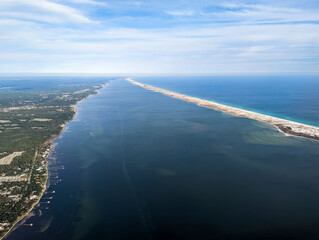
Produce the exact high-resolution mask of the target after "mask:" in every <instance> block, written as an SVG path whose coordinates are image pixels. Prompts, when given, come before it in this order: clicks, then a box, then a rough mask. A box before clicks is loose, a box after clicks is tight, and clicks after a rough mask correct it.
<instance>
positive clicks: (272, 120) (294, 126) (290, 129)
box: [126, 78, 319, 141]
mask: <svg viewBox="0 0 319 240" xmlns="http://www.w3.org/2000/svg"><path fill="white" fill-rule="evenodd" d="M126 80H127V81H128V82H130V83H132V84H134V85H137V86H139V87H142V88H145V89H148V90H151V91H154V92H159V93H162V94H164V95H167V96H170V97H173V98H177V99H180V100H183V101H186V102H191V103H195V104H197V105H198V106H201V107H207V108H211V109H215V110H219V111H222V112H226V113H230V114H232V115H234V116H238V117H245V118H250V119H254V120H257V121H260V122H265V123H269V124H272V125H274V126H276V127H277V128H278V129H279V130H280V131H282V132H283V133H285V134H288V135H293V136H297V137H304V138H308V139H312V140H316V141H319V128H318V127H314V126H310V125H306V124H302V123H298V122H293V121H289V120H286V119H281V118H277V117H273V116H269V115H265V114H261V113H257V112H253V111H248V110H244V109H240V108H236V107H231V106H227V105H224V104H220V103H216V102H214V101H208V100H203V99H200V98H196V97H190V96H187V95H184V94H179V93H175V92H172V91H168V90H165V89H161V88H157V87H153V86H151V85H147V84H143V83H139V82H136V81H134V80H132V79H131V78H127V79H126Z"/></svg>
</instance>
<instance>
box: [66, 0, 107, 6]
mask: <svg viewBox="0 0 319 240" xmlns="http://www.w3.org/2000/svg"><path fill="white" fill-rule="evenodd" d="M70 2H72V3H76V4H91V5H96V6H107V3H105V2H99V1H94V0H70Z"/></svg>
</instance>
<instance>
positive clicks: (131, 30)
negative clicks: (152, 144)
mask: <svg viewBox="0 0 319 240" xmlns="http://www.w3.org/2000/svg"><path fill="white" fill-rule="evenodd" d="M318 13H319V1H318V0H302V1H300V0H288V1H281V0H264V1H263V0H259V1H257V0H255V1H252V0H237V1H231V0H230V1H220V0H0V73H2V74H3V73H4V74H6V73H10V74H16V73H59V74H61V73H62V74H63V73H87V74H90V73H97V74H112V73H120V74H122V73H146V74H165V73H174V74H220V73H221V74H236V73H248V74H254V73H258V74H259V73H262V74H264V73H266V74H267V73H268V74H276V73H298V74H308V73H315V74H319V14H318Z"/></svg>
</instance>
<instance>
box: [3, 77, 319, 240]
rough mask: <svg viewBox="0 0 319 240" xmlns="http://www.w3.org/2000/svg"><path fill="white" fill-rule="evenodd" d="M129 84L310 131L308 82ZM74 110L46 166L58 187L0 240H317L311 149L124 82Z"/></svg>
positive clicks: (313, 103) (316, 106)
mask: <svg viewBox="0 0 319 240" xmlns="http://www.w3.org/2000/svg"><path fill="white" fill-rule="evenodd" d="M133 79H134V80H136V81H140V82H143V83H147V84H152V85H154V86H156V87H161V88H164V89H167V90H172V91H176V92H179V93H183V94H187V95H191V96H196V97H200V98H203V99H208V100H215V101H218V102H221V103H225V104H228V105H232V106H237V107H241V108H245V109H250V110H255V111H258V112H262V113H268V114H269V115H274V116H280V117H282V118H286V119H293V120H296V121H297V120H298V121H300V122H303V123H308V124H311V125H316V126H318V125H319V92H318V91H319V79H318V78H315V77H275V76H274V77H252V76H250V77H243V76H240V77H235V76H233V77H187V78H186V77H143V78H142V77H137V78H133ZM77 107H78V112H77V114H76V116H75V118H74V120H73V121H71V122H69V123H68V124H67V128H66V130H65V131H64V132H63V134H62V135H61V137H60V138H58V139H56V140H55V143H56V145H55V147H54V150H53V151H52V152H51V154H50V157H49V159H48V161H49V162H50V163H51V165H50V172H54V173H56V172H58V175H59V179H60V180H62V181H61V182H59V183H57V184H55V183H56V179H54V178H51V180H52V181H51V185H50V187H49V189H48V193H47V194H46V195H45V196H44V197H43V200H41V204H40V207H39V208H37V209H35V210H34V214H35V216H33V217H31V218H29V219H28V220H27V223H33V226H32V227H30V226H27V225H22V226H20V227H19V228H18V229H17V230H15V231H14V232H13V233H11V234H10V235H9V236H8V237H7V238H6V239H8V240H9V239H10V240H11V239H15V240H18V239H33V240H37V239H62V240H63V239H68V240H69V239H234V240H237V239H258V240H260V239H317V238H318V236H319V228H318V226H319V218H318V216H319V205H318V202H319V143H318V142H315V141H312V140H308V139H303V138H297V137H287V136H285V135H284V134H283V133H281V132H279V131H278V130H277V129H276V128H275V127H273V126H271V125H268V124H265V123H260V122H257V121H255V120H251V119H245V118H240V117H235V116H232V115H229V114H226V113H222V112H218V111H215V110H212V109H207V108H202V107H198V106H196V105H195V104H192V103H188V102H183V101H180V100H177V99H173V98H170V97H167V96H164V95H162V94H159V93H155V92H151V91H147V90H145V89H142V88H140V87H138V86H134V85H131V84H130V83H128V82H126V81H125V80H124V79H120V80H116V81H110V82H109V83H108V85H107V86H106V87H105V88H104V89H102V90H100V92H99V94H97V95H94V96H91V97H89V98H88V99H86V100H84V101H82V102H81V103H79V104H78V105H77ZM62 166H63V167H62ZM51 176H52V175H51ZM51 197H52V199H50V203H47V201H48V200H47V199H48V198H51Z"/></svg>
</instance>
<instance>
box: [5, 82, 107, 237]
mask: <svg viewBox="0 0 319 240" xmlns="http://www.w3.org/2000/svg"><path fill="white" fill-rule="evenodd" d="M105 86H107V83H105V84H102V88H100V89H97V90H95V91H94V93H92V94H90V95H88V96H87V97H85V98H83V99H81V100H80V101H77V102H76V103H75V104H74V105H70V108H72V110H73V116H72V118H71V119H70V120H69V121H67V122H65V123H64V124H63V125H61V127H62V129H61V131H60V132H59V134H58V135H54V136H52V138H51V139H50V140H49V141H48V142H49V143H50V151H49V153H48V157H47V158H46V159H45V160H46V181H45V182H44V184H43V189H42V192H41V194H40V195H39V198H38V200H37V201H36V202H35V203H34V204H33V205H32V207H31V208H30V210H29V211H28V212H26V213H25V214H24V215H23V216H21V217H20V218H19V219H17V220H16V221H15V222H14V223H13V224H12V227H11V228H10V230H8V231H7V233H6V234H5V235H4V236H3V237H2V238H0V240H2V239H5V238H6V237H7V236H9V235H10V234H11V233H12V232H13V231H14V230H15V229H17V228H18V227H19V226H21V225H22V224H24V223H25V221H26V220H27V219H28V218H30V217H32V216H33V215H32V211H33V210H34V209H35V208H37V207H38V206H37V205H38V204H39V202H40V200H41V198H42V197H43V195H44V193H45V191H46V190H47V189H48V187H49V170H48V166H49V162H48V161H47V159H48V158H49V157H50V154H51V151H52V150H53V149H54V147H55V146H56V143H54V142H53V140H55V139H57V138H59V137H60V136H61V135H62V133H63V132H64V130H65V128H66V124H67V123H68V122H71V121H72V120H73V119H74V117H75V116H76V113H77V111H78V110H77V107H76V105H77V104H78V103H80V102H82V101H84V100H85V99H87V98H88V97H90V96H92V95H95V94H98V91H99V90H101V89H103V88H104V87H105Z"/></svg>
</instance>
